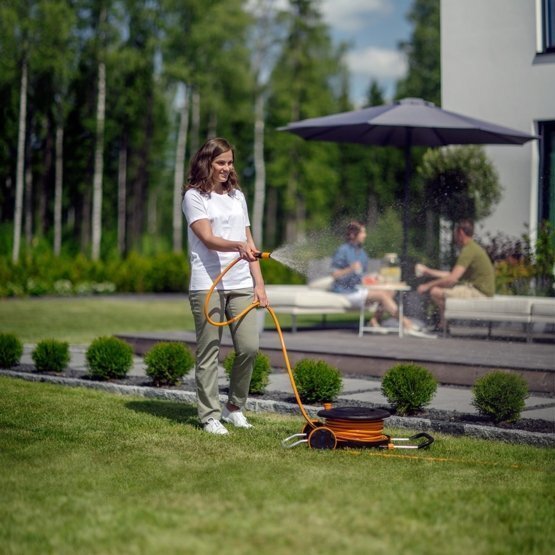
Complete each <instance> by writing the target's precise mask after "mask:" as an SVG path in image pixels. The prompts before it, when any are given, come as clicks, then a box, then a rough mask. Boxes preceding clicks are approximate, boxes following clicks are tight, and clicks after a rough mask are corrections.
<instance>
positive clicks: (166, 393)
mask: <svg viewBox="0 0 555 555" xmlns="http://www.w3.org/2000/svg"><path fill="white" fill-rule="evenodd" d="M0 375H2V376H7V377H12V378H19V379H23V380H27V381H32V382H47V383H52V384H58V385H65V386H69V387H86V388H89V389H95V390H100V391H106V392H108V393H115V394H120V395H129V396H137V397H145V398H150V399H162V400H167V401H178V402H184V403H192V404H194V403H196V394H195V392H194V391H184V390H177V389H164V388H158V387H150V386H137V385H126V384H118V383H113V382H100V381H92V380H84V379H80V378H68V377H63V376H52V375H50V374H36V373H29V372H18V371H15V370H6V369H0ZM220 400H221V401H222V402H224V401H226V400H227V397H226V396H225V395H220ZM304 408H305V410H306V412H307V414H308V415H309V416H310V417H313V418H316V416H317V412H318V411H319V410H320V409H321V407H315V406H310V405H305V406H304ZM246 409H247V410H249V411H252V412H273V413H279V414H288V415H300V409H299V407H298V405H297V404H295V403H287V402H284V401H275V400H268V399H252V398H249V399H248V401H247V404H246ZM387 425H388V426H391V427H394V428H402V429H409V430H417V431H424V432H434V431H435V432H440V433H445V434H449V435H465V436H469V437H475V438H479V439H494V440H499V441H505V442H508V443H521V444H527V445H535V446H541V447H555V434H544V433H538V432H528V431H524V430H509V429H503V428H496V427H493V426H478V425H475V424H462V423H457V422H444V421H439V420H431V419H428V418H417V417H400V416H395V415H392V416H391V417H389V418H388V419H387Z"/></svg>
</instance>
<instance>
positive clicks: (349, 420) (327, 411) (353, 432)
mask: <svg viewBox="0 0 555 555" xmlns="http://www.w3.org/2000/svg"><path fill="white" fill-rule="evenodd" d="M271 254H272V253H270V252H257V253H256V254H255V257H256V258H258V259H268V258H270V257H271ZM240 260H242V259H241V258H237V259H235V260H233V261H231V262H230V263H229V264H228V265H227V266H226V267H225V268H224V270H223V271H222V273H221V274H220V275H219V276H218V277H217V278H216V279H215V280H214V282H213V283H212V286H211V287H210V290H209V291H208V294H207V295H206V299H205V301H204V315H205V316H206V320H207V321H208V322H209V323H210V324H212V325H213V326H217V327H223V326H229V325H230V324H232V323H233V322H236V321H237V320H239V319H241V318H242V317H243V316H245V315H246V314H247V313H248V312H250V311H251V310H253V309H255V308H258V307H259V306H260V302H259V301H254V302H253V303H252V304H250V305H249V306H248V307H247V308H245V310H243V311H242V312H241V313H240V314H238V315H237V316H234V317H233V318H231V319H229V320H225V321H221V322H216V321H215V320H213V319H212V318H211V317H210V314H209V303H210V298H211V296H212V294H213V292H214V289H215V288H216V286H217V284H218V283H219V282H220V281H221V280H222V278H223V277H224V276H225V274H226V273H227V272H229V270H231V268H233V266H235V264H237V263H238V262H239V261H240ZM265 309H266V310H267V311H268V312H269V313H270V316H271V317H272V320H273V321H274V324H275V326H276V330H277V332H278V336H279V340H280V344H281V351H282V354H283V360H284V362H285V367H286V369H287V373H288V375H289V380H290V382H291V387H292V389H293V394H294V395H295V400H296V401H297V405H298V406H299V409H300V411H301V414H302V416H303V418H304V419H305V421H306V424H305V425H304V427H303V429H302V432H301V433H300V434H294V435H292V436H290V437H287V438H285V439H284V440H283V441H282V446H283V447H286V448H291V447H295V446H296V445H299V444H301V443H307V444H308V446H309V447H311V448H313V449H335V448H336V447H378V448H381V449H395V448H398V449H422V448H424V447H428V446H429V445H431V444H432V443H433V442H434V438H433V437H432V436H430V435H428V434H427V433H424V432H421V433H418V434H415V435H413V436H411V437H409V438H392V437H390V436H388V435H386V434H384V433H383V421H384V419H385V418H388V417H389V416H390V413H389V412H388V411H387V410H384V409H373V408H365V407H335V408H334V407H332V405H331V403H326V404H325V405H324V409H323V410H320V411H319V412H318V413H317V414H318V416H320V417H323V418H324V421H321V420H316V419H313V418H311V417H310V416H309V414H308V413H307V412H306V409H305V408H304V405H303V403H302V401H301V398H300V395H299V392H298V390H297V384H296V383H295V377H294V375H293V370H292V369H291V363H290V361H289V355H288V353H287V348H286V346H285V339H284V338H283V332H282V330H281V326H280V324H279V320H278V318H277V316H276V313H275V312H274V309H273V308H272V307H271V306H270V305H268V306H266V307H265ZM416 440H422V441H418V442H416ZM411 441H413V442H416V443H415V444H414V445H395V442H411Z"/></svg>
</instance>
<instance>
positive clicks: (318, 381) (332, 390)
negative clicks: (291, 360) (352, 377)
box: [293, 358, 343, 403]
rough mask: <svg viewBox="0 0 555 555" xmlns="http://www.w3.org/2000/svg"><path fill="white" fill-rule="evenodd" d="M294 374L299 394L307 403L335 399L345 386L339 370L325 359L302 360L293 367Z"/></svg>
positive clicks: (326, 401) (325, 401)
mask: <svg viewBox="0 0 555 555" xmlns="http://www.w3.org/2000/svg"><path fill="white" fill-rule="evenodd" d="M293 376H294V378H295V384H296V385H297V391H298V392H299V396H300V398H301V400H302V401H303V402H305V403H329V402H331V401H334V400H335V399H336V397H337V396H338V395H339V393H340V392H341V389H342V387H343V379H342V377H341V374H340V372H339V370H338V369H337V368H335V367H334V366H331V365H330V364H328V363H327V362H325V361H323V360H314V359H310V358H305V359H302V360H300V361H299V362H297V364H296V365H295V368H294V369H293Z"/></svg>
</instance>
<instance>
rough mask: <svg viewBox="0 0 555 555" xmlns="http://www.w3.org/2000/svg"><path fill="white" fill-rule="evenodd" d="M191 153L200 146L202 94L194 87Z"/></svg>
mask: <svg viewBox="0 0 555 555" xmlns="http://www.w3.org/2000/svg"><path fill="white" fill-rule="evenodd" d="M191 120H192V121H191V139H190V142H191V154H194V153H195V152H196V151H197V150H198V149H199V148H200V94H199V92H198V90H196V89H193V94H192V98H191Z"/></svg>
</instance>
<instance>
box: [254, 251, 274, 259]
mask: <svg viewBox="0 0 555 555" xmlns="http://www.w3.org/2000/svg"><path fill="white" fill-rule="evenodd" d="M270 254H271V253H269V252H257V253H255V255H254V256H256V258H270Z"/></svg>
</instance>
